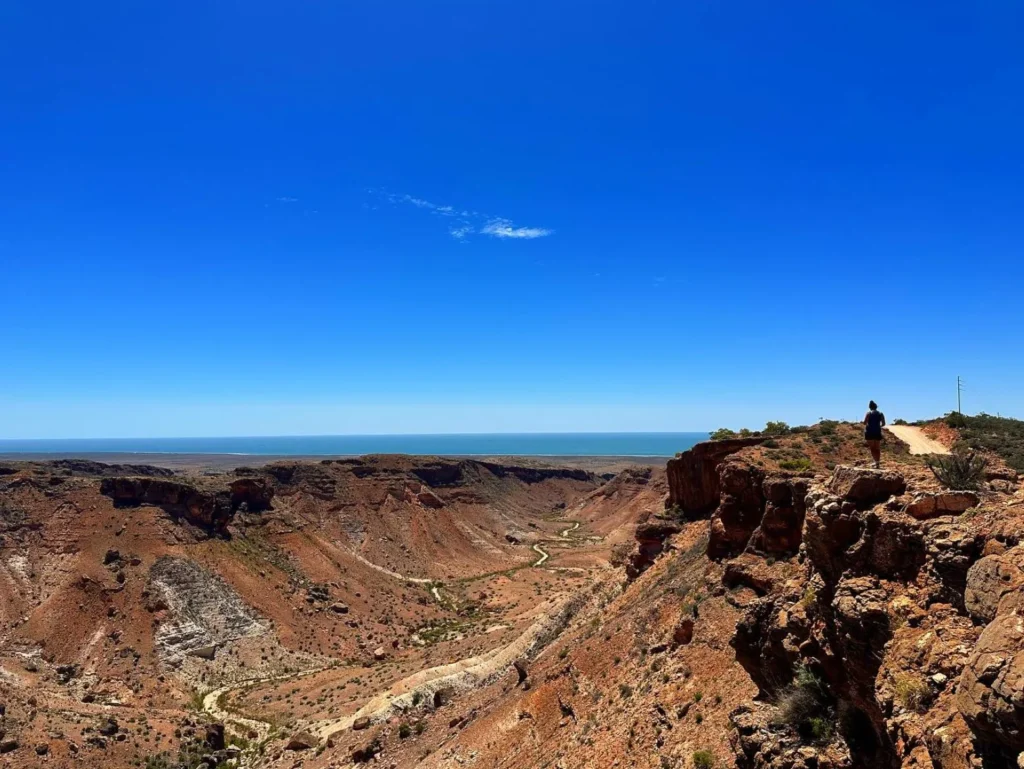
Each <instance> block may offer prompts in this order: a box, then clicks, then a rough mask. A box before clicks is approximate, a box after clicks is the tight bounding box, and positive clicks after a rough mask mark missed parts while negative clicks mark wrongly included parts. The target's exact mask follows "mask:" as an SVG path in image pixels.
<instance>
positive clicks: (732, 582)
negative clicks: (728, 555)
mask: <svg viewBox="0 0 1024 769" xmlns="http://www.w3.org/2000/svg"><path fill="white" fill-rule="evenodd" d="M722 584H723V585H725V586H726V587H727V588H730V589H732V588H736V587H749V588H750V589H751V590H753V591H754V592H755V593H757V594H758V595H759V596H763V595H767V594H768V593H769V592H770V591H771V589H772V587H774V585H775V575H774V574H773V569H772V567H771V566H769V565H768V562H767V561H765V559H764V558H760V557H758V556H756V555H754V554H753V553H744V554H743V555H741V556H739V557H738V558H734V559H733V560H731V561H728V562H727V563H726V564H725V571H724V572H723V574H722Z"/></svg>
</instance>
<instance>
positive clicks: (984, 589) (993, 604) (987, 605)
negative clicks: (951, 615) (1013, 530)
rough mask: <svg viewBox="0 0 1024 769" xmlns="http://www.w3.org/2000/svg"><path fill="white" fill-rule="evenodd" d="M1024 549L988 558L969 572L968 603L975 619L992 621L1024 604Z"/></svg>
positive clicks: (1011, 550)
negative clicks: (1023, 601)
mask: <svg viewBox="0 0 1024 769" xmlns="http://www.w3.org/2000/svg"><path fill="white" fill-rule="evenodd" d="M1022 592H1024V546H1022V545H1018V546H1017V547H1014V548H1011V549H1010V550H1007V551H1006V552H1005V553H1001V554H998V555H986V556H985V557H984V558H982V559H981V560H979V561H977V562H976V563H975V564H974V565H973V566H971V568H970V570H969V571H968V572H967V588H966V590H965V591H964V604H965V605H966V607H967V611H968V612H970V614H971V616H972V617H974V619H976V620H978V621H981V622H991V621H992V620H993V619H995V618H996V615H998V614H1008V613H1009V612H1011V611H1013V610H1014V609H1019V608H1020V607H1021V605H1022Z"/></svg>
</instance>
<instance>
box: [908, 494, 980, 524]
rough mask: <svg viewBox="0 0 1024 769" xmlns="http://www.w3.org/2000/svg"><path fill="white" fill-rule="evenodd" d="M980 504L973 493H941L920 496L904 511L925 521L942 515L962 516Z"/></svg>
mask: <svg viewBox="0 0 1024 769" xmlns="http://www.w3.org/2000/svg"><path fill="white" fill-rule="evenodd" d="M978 502H979V498H978V495H977V494H975V493H974V492H973V491H940V492H938V493H935V494H918V495H917V496H915V497H914V498H913V499H912V500H911V501H910V502H909V503H908V504H907V506H906V507H905V508H903V511H904V512H905V513H906V514H907V515H910V516H913V517H914V518H917V519H918V520H921V521H923V520H927V519H929V518H936V517H938V516H941V515H960V513H962V512H964V511H966V510H968V509H970V508H972V507H974V506H976V505H977V504H978Z"/></svg>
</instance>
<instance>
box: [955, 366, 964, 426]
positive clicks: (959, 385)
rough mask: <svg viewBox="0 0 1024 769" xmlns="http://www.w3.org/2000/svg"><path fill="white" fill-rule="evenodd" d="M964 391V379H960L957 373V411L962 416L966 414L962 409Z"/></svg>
mask: <svg viewBox="0 0 1024 769" xmlns="http://www.w3.org/2000/svg"><path fill="white" fill-rule="evenodd" d="M963 391H964V383H963V380H961V379H960V375H959V374H957V377H956V413H957V414H959V415H960V416H963V415H964V412H963V411H961V409H960V393H962V392H963Z"/></svg>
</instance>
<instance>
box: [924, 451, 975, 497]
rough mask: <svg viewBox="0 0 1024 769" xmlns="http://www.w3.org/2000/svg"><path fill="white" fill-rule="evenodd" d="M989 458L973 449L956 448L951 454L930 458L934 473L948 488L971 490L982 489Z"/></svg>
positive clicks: (929, 463) (930, 465)
mask: <svg viewBox="0 0 1024 769" xmlns="http://www.w3.org/2000/svg"><path fill="white" fill-rule="evenodd" d="M987 465H988V460H987V459H985V457H979V456H978V455H977V454H975V453H974V452H973V451H970V450H964V449H956V450H954V451H953V453H952V454H950V455H949V456H945V457H942V456H937V457H932V458H929V459H928V467H929V468H931V471H932V474H933V475H935V477H936V478H937V479H938V480H939V483H941V484H942V485H943V486H945V487H946V488H947V489H956V490H959V491H969V490H975V489H980V488H981V485H982V483H983V482H984V481H985V467H986V466H987Z"/></svg>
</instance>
